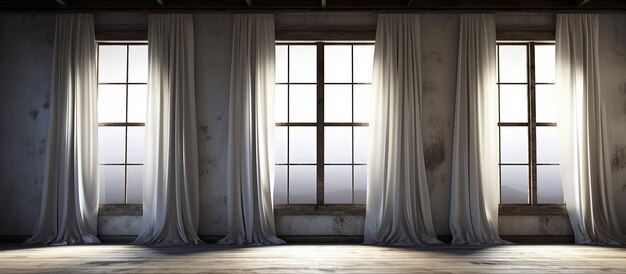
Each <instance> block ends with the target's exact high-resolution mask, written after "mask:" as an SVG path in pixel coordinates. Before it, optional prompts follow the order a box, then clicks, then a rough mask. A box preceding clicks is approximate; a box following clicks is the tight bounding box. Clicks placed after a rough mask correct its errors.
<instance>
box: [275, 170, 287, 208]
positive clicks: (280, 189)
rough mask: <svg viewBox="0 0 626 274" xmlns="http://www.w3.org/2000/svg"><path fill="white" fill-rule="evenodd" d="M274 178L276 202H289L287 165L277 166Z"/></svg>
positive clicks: (280, 203)
mask: <svg viewBox="0 0 626 274" xmlns="http://www.w3.org/2000/svg"><path fill="white" fill-rule="evenodd" d="M275 172H276V173H275V175H274V176H275V179H274V204H276V205H282V204H286V203H287V166H276V169H275Z"/></svg>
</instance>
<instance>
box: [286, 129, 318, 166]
mask: <svg viewBox="0 0 626 274" xmlns="http://www.w3.org/2000/svg"><path fill="white" fill-rule="evenodd" d="M316 136H317V129H316V128H315V127H289V162H290V163H295V164H314V163H315V162H316V147H317V145H316Z"/></svg>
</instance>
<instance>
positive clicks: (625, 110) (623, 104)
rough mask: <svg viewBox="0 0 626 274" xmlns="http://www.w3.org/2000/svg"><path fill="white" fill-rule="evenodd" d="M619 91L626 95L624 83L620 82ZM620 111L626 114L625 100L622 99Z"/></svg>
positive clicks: (625, 84)
mask: <svg viewBox="0 0 626 274" xmlns="http://www.w3.org/2000/svg"><path fill="white" fill-rule="evenodd" d="M620 91H621V92H622V94H624V95H626V83H622V86H621V87H620ZM622 112H623V113H624V115H626V100H624V102H623V103H622Z"/></svg>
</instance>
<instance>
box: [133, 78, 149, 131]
mask: <svg viewBox="0 0 626 274" xmlns="http://www.w3.org/2000/svg"><path fill="white" fill-rule="evenodd" d="M147 96H148V85H128V122H130V123H145V122H146V114H147V113H146V106H147V105H148V97H147Z"/></svg>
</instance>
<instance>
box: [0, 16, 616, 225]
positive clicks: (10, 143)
mask: <svg viewBox="0 0 626 274" xmlns="http://www.w3.org/2000/svg"><path fill="white" fill-rule="evenodd" d="M120 18H126V19H123V20H124V21H132V22H135V23H138V24H145V20H146V18H145V16H143V17H135V16H118V15H101V16H99V17H97V18H96V21H97V22H100V23H106V22H119V21H120V20H121V19H120ZM138 18H139V19H138ZM554 20H555V16H554V15H515V16H513V15H509V14H507V15H498V16H496V21H497V23H498V25H506V26H514V25H535V26H546V25H548V26H554ZM276 22H277V24H282V25H298V24H327V25H345V26H359V25H370V26H371V25H374V24H375V22H376V16H375V15H356V14H344V15H302V14H300V15H277V16H276ZM0 23H1V24H0V68H1V70H0V71H1V72H2V73H1V74H0V77H1V78H0V79H1V80H2V81H0V94H1V96H2V97H0V99H1V100H0V104H1V108H0V112H1V113H2V116H1V117H0V121H1V123H0V129H1V133H0V138H1V139H0V147H1V148H2V154H1V155H0V235H28V234H30V233H32V230H33V227H34V224H35V222H36V219H37V216H38V212H39V204H40V199H41V188H42V186H41V180H42V177H43V168H44V160H45V151H46V150H45V146H46V145H45V144H46V138H47V137H46V136H47V130H48V128H47V127H48V111H47V100H48V96H49V86H50V68H51V60H52V59H51V54H52V40H53V28H54V16H51V15H36V16H32V15H24V14H20V15H0ZM458 23H459V16H458V15H454V14H426V15H423V16H421V35H422V49H421V50H422V66H423V75H422V76H423V88H424V105H423V112H422V113H423V117H422V119H423V137H424V151H425V158H426V162H427V167H426V168H427V172H428V174H427V175H428V181H429V182H428V183H429V188H430V192H431V205H432V210H433V221H434V224H435V227H436V231H437V233H438V234H440V235H449V234H450V231H449V228H448V217H449V216H448V212H449V191H450V168H451V163H450V158H451V154H450V153H451V143H452V140H451V136H452V127H453V110H454V109H453V107H454V95H455V90H454V89H455V85H456V83H455V81H456V62H457V46H458ZM194 28H195V34H196V35H195V49H196V63H195V69H196V98H197V101H196V104H197V111H198V113H197V116H198V117H197V119H198V120H197V122H198V141H199V162H200V196H201V203H200V228H199V234H201V235H224V234H225V232H226V229H227V220H226V182H225V181H226V142H227V131H228V97H229V77H230V54H231V49H230V47H231V38H232V15H229V14H215V13H212V14H194ZM600 37H601V41H602V42H601V66H602V69H603V72H602V85H603V88H604V92H605V96H607V113H608V117H609V123H610V128H611V131H610V141H611V148H612V149H611V153H612V161H611V165H612V168H613V175H614V182H615V183H614V187H615V193H616V194H618V195H619V196H618V197H616V199H615V202H616V204H617V205H618V206H619V207H620V208H621V211H620V213H619V214H620V216H621V218H620V220H621V221H623V222H625V223H623V224H622V226H623V227H626V199H620V198H623V197H626V183H625V182H626V126H625V124H624V122H626V15H602V16H601V33H600ZM140 219H141V218H140V217H137V216H101V217H100V218H99V225H98V226H99V233H100V234H101V235H133V234H136V233H137V228H138V225H139V221H140ZM363 219H364V218H363V217H362V216H277V218H276V227H277V232H278V234H279V235H361V234H362V233H363V228H362V226H363ZM500 229H501V234H503V235H571V228H570V227H569V223H568V220H567V218H566V217H563V216H541V217H540V216H503V217H501V218H500Z"/></svg>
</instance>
